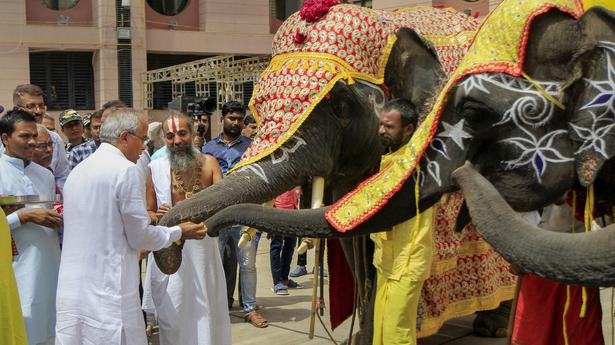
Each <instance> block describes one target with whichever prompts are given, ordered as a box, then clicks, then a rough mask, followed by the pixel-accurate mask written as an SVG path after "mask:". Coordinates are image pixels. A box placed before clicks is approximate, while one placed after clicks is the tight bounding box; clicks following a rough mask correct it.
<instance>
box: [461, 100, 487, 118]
mask: <svg viewBox="0 0 615 345" xmlns="http://www.w3.org/2000/svg"><path fill="white" fill-rule="evenodd" d="M486 112H488V108H487V106H485V105H484V104H483V103H480V102H477V101H473V100H466V101H465V102H463V104H462V105H461V106H460V107H458V108H457V113H458V114H459V116H460V117H461V118H463V119H466V120H467V121H470V122H472V121H474V120H477V121H478V120H480V119H481V118H482V117H483V116H484V115H485V113H486Z"/></svg>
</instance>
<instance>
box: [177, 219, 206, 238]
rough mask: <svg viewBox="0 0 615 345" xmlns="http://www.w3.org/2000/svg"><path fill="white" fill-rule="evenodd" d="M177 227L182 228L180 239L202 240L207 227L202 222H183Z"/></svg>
mask: <svg viewBox="0 0 615 345" xmlns="http://www.w3.org/2000/svg"><path fill="white" fill-rule="evenodd" d="M179 227H180V228H181V229H182V240H202V239H203V238H205V235H207V228H206V227H205V225H204V224H203V223H199V224H194V223H192V222H185V223H181V224H179Z"/></svg>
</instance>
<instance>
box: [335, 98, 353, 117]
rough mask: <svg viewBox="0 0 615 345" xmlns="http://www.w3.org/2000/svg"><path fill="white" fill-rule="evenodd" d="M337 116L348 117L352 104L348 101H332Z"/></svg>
mask: <svg viewBox="0 0 615 345" xmlns="http://www.w3.org/2000/svg"><path fill="white" fill-rule="evenodd" d="M331 107H332V108H333V112H334V114H335V116H337V117H342V118H346V117H349V116H350V110H351V106H350V104H349V103H348V102H346V101H342V100H340V101H335V102H332V103H331Z"/></svg>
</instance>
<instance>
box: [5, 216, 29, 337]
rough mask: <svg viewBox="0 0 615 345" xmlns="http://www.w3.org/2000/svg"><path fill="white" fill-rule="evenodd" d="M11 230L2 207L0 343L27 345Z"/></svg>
mask: <svg viewBox="0 0 615 345" xmlns="http://www.w3.org/2000/svg"><path fill="white" fill-rule="evenodd" d="M12 253H13V251H12V249H11V232H10V229H9V225H8V223H7V222H6V216H5V214H4V212H3V211H2V209H1V208H0V344H3V345H22V344H23V345H27V344H28V337H27V336H26V324H25V323H24V320H23V316H22V314H21V304H20V303H19V294H18V293H17V284H16V283H15V274H14V273H13V255H12Z"/></svg>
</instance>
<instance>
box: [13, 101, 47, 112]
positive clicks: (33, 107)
mask: <svg viewBox="0 0 615 345" xmlns="http://www.w3.org/2000/svg"><path fill="white" fill-rule="evenodd" d="M19 107H20V108H23V109H26V110H29V111H35V110H42V111H46V110H47V106H46V105H45V104H42V103H39V104H33V103H29V104H26V105H20V106H19Z"/></svg>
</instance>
